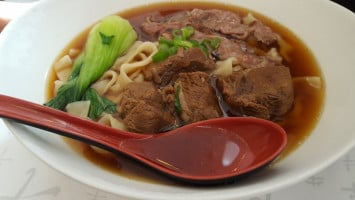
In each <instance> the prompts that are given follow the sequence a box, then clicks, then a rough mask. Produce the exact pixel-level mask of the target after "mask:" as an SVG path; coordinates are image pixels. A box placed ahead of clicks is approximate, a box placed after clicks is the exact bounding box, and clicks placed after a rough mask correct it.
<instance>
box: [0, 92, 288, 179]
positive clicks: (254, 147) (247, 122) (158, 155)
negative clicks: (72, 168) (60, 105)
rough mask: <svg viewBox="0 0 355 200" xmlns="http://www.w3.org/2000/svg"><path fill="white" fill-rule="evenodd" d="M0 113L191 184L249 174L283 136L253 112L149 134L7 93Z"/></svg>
mask: <svg viewBox="0 0 355 200" xmlns="http://www.w3.org/2000/svg"><path fill="white" fill-rule="evenodd" d="M0 117H3V118H9V119H12V120H15V121H17V122H19V123H23V124H27V125H30V126H34V127H37V128H40V129H45V130H48V131H50V132H53V133H56V134H60V135H63V136H67V137H70V138H73V139H76V140H80V141H83V142H85V143H89V144H91V145H95V146H98V147H101V148H104V149H106V150H109V151H112V152H115V153H121V154H124V155H126V156H128V157H131V158H133V159H135V160H137V161H139V162H140V163H143V164H145V165H147V166H149V167H151V168H153V169H155V170H157V171H159V172H162V173H163V174H165V175H168V176H170V177H173V178H175V179H179V180H182V181H185V182H188V183H195V184H216V183H225V182H227V181H233V180H235V179H236V178H238V177H241V176H245V175H247V174H250V173H251V172H254V171H256V170H257V169H260V168H262V167H264V166H266V165H267V164H269V163H270V162H271V161H273V160H274V159H275V158H276V157H277V156H278V155H279V154H280V153H281V151H282V150H283V149H284V147H285V146H286V142H287V135H286V133H285V131H284V130H283V129H282V128H281V127H280V126H279V125H277V124H275V123H273V122H271V121H267V120H263V119H258V118H253V117H228V118H217V119H211V120H206V121H200V122H197V123H193V124H189V125H186V126H183V127H181V128H177V129H174V130H171V131H169V132H165V133H160V134H148V135H147V134H137V133H130V132H127V131H122V130H117V129H113V128H111V127H108V126H104V125H100V124H99V123H97V122H94V121H90V120H87V119H83V118H79V117H75V116H73V115H70V114H67V113H65V112H62V111H58V110H55V109H52V108H49V107H45V106H42V105H38V104H35V103H31V102H28V101H24V100H21V99H17V98H13V97H9V96H5V95H0Z"/></svg>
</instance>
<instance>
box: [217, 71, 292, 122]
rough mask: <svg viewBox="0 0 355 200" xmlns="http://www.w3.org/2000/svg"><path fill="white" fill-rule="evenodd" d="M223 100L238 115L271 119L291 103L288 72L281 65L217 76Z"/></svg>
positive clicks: (284, 110)
mask: <svg viewBox="0 0 355 200" xmlns="http://www.w3.org/2000/svg"><path fill="white" fill-rule="evenodd" d="M216 83H217V88H218V89H219V90H220V91H221V94H222V96H223V99H224V101H225V102H226V103H227V104H228V105H229V106H230V107H231V108H232V109H234V111H235V112H237V113H239V114H240V115H247V116H255V117H260V118H264V119H272V118H274V117H277V116H281V115H284V114H285V113H286V112H287V111H289V110H290V108H291V107H292V104H293V98H294V94H293V86H292V79H291V75H290V71H289V69H288V68H287V67H284V66H268V67H255V68H250V69H246V70H243V71H238V72H234V73H233V74H232V75H230V76H227V77H219V78H217V82H216Z"/></svg>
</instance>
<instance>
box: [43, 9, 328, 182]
mask: <svg viewBox="0 0 355 200" xmlns="http://www.w3.org/2000/svg"><path fill="white" fill-rule="evenodd" d="M192 8H202V9H211V8H217V9H221V10H229V11H234V12H239V13H242V14H247V13H248V12H251V13H253V15H254V16H255V17H256V18H257V19H259V20H261V21H262V22H263V23H264V24H266V25H268V26H269V27H271V28H272V29H273V30H274V31H275V32H276V33H278V34H279V35H281V37H282V39H283V41H284V44H281V45H280V48H281V53H282V56H283V57H284V64H285V66H287V67H289V68H290V71H291V75H292V77H293V78H294V79H295V80H294V93H295V99H294V107H293V108H292V110H291V111H290V112H289V113H288V114H287V115H286V116H284V117H283V119H282V120H281V121H278V123H279V124H280V125H281V126H282V127H283V128H284V129H285V130H286V132H287V134H288V144H287V147H286V149H285V151H284V152H283V153H282V155H281V157H285V156H287V155H289V154H290V153H291V152H292V151H294V150H295V149H296V148H297V147H298V146H299V145H300V144H302V142H303V141H304V140H305V139H306V138H307V137H308V136H309V134H311V132H312V130H313V128H314V127H315V126H316V124H317V121H318V119H319V117H320V115H321V111H322V108H323V102H324V96H325V95H324V94H325V83H324V81H323V77H322V73H321V70H320V67H319V66H318V63H317V62H316V60H315V58H314V57H313V55H312V53H311V52H310V50H309V49H308V48H307V47H306V45H305V44H304V43H303V42H302V41H301V40H299V38H298V37H297V36H296V35H295V34H294V33H292V32H291V31H290V30H288V29H287V28H285V27H284V26H282V25H280V24H278V23H277V22H275V21H273V20H271V19H269V18H267V17H265V16H263V15H261V14H258V13H255V12H253V11H249V10H246V9H243V8H239V7H235V6H230V5H227V4H217V3H206V2H203V3H199V2H189V4H186V3H183V2H166V3H159V4H152V5H146V6H142V7H138V8H134V9H131V10H127V11H124V12H120V13H118V14H119V15H120V16H122V17H124V18H126V19H128V20H130V22H131V23H132V25H133V26H136V27H138V26H139V24H140V23H141V22H142V21H143V20H144V19H145V17H146V16H148V15H149V14H150V13H160V14H161V15H165V14H168V13H171V12H176V11H179V10H189V9H192ZM117 9H119V8H117ZM158 11H159V12H158ZM136 30H139V29H137V28H136ZM88 31H89V28H88V29H87V30H84V31H83V32H82V33H81V34H79V35H78V36H77V37H76V38H74V40H73V41H72V42H71V43H70V44H68V46H67V47H66V48H65V49H64V50H63V51H62V52H61V53H60V54H59V56H58V59H59V58H61V57H62V56H63V55H66V54H67V53H68V52H69V50H70V49H71V48H76V49H82V47H83V46H84V43H85V40H86V37H87V35H88ZM139 33H140V32H139V31H138V34H139ZM140 39H144V37H141V38H140ZM285 44H286V45H285ZM52 69H53V67H52ZM305 76H307V77H318V78H319V80H320V83H321V85H320V87H319V88H317V87H313V86H311V85H310V84H308V82H307V81H306V80H305V79H302V78H301V79H299V78H297V77H305ZM55 79H56V77H55V75H54V72H53V70H52V73H51V74H50V75H49V77H48V84H47V86H46V93H47V98H48V99H49V98H51V97H53V86H54V81H55ZM65 141H66V142H67V143H68V144H69V145H70V146H71V147H72V148H73V149H74V150H75V151H77V152H78V153H80V154H81V155H83V156H84V157H85V158H87V159H88V160H90V161H92V162H93V163H95V164H96V165H98V166H100V167H102V168H104V169H105V170H109V171H111V172H114V173H117V174H120V175H123V176H127V177H129V178H134V179H137V180H144V181H148V182H154V183H163V184H168V183H169V184H173V183H172V182H170V181H169V180H167V179H165V178H164V177H162V176H160V175H157V174H155V173H154V172H152V171H151V170H148V169H146V168H145V167H142V166H139V165H137V164H136V163H133V162H131V161H130V160H127V159H126V158H125V157H121V156H116V155H113V154H110V153H107V152H103V151H102V152H101V151H95V150H93V149H92V148H91V147H89V146H87V145H85V144H82V143H80V142H76V141H73V140H70V139H65ZM230 148H231V149H233V148H235V147H233V145H232V146H231V147H230ZM234 150H235V149H234ZM232 152H233V151H232ZM225 162H228V161H225Z"/></svg>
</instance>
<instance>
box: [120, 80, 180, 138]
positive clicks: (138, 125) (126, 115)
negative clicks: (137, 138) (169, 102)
mask: <svg viewBox="0 0 355 200" xmlns="http://www.w3.org/2000/svg"><path fill="white" fill-rule="evenodd" d="M164 106H165V105H164V103H163V99H162V96H161V94H160V93H159V91H158V89H156V88H155V86H154V85H153V84H152V83H150V82H133V83H130V84H128V85H127V86H126V87H125V88H124V89H123V91H122V99H121V101H120V107H119V114H120V116H121V117H122V119H123V122H124V123H125V124H126V126H127V128H128V130H129V131H133V132H138V133H157V132H160V131H161V130H163V129H164V128H165V127H168V126H171V125H172V124H174V121H175V119H174V117H173V116H172V114H171V113H169V112H168V111H166V109H165V107H164Z"/></svg>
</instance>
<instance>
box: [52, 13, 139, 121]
mask: <svg viewBox="0 0 355 200" xmlns="http://www.w3.org/2000/svg"><path fill="white" fill-rule="evenodd" d="M136 39H137V33H136V32H135V31H134V29H133V27H132V26H131V25H130V23H129V22H128V21H127V20H125V19H123V18H121V17H119V16H116V15H112V16H108V17H105V18H104V19H102V20H101V21H100V22H99V23H98V24H96V25H95V26H94V27H93V28H92V29H91V31H90V32H89V35H88V39H87V42H86V44H85V47H84V49H83V51H82V53H81V54H80V55H79V56H78V58H77V59H76V60H75V62H74V65H73V70H72V73H71V75H70V76H69V79H68V82H67V83H65V84H64V85H63V86H61V87H60V88H59V90H58V93H57V96H55V97H54V98H53V99H51V100H50V101H49V102H47V103H45V105H46V106H49V107H52V108H55V109H59V110H64V109H65V107H66V105H67V104H68V103H71V102H75V101H80V100H82V99H85V100H87V98H88V97H89V96H95V94H93V93H92V91H91V90H90V91H88V89H89V87H90V85H91V84H92V83H93V82H95V81H96V80H97V79H99V78H100V77H101V76H102V75H103V73H104V72H105V71H107V70H108V69H109V68H110V67H111V66H112V65H113V63H114V61H115V59H116V58H117V57H118V56H120V55H122V54H123V53H124V52H125V51H126V50H127V49H128V48H129V47H130V46H131V45H132V44H133V42H134V41H135V40H136ZM86 92H88V93H89V94H90V95H85V93H86ZM95 98H96V100H97V98H98V97H97V96H96V97H95ZM103 102H108V100H107V101H106V100H104V101H103ZM94 105H96V104H94ZM109 107H111V110H112V105H110V106H109ZM90 109H91V108H90ZM93 109H94V110H100V108H99V109H97V108H93ZM95 116H97V114H96V115H95Z"/></svg>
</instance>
